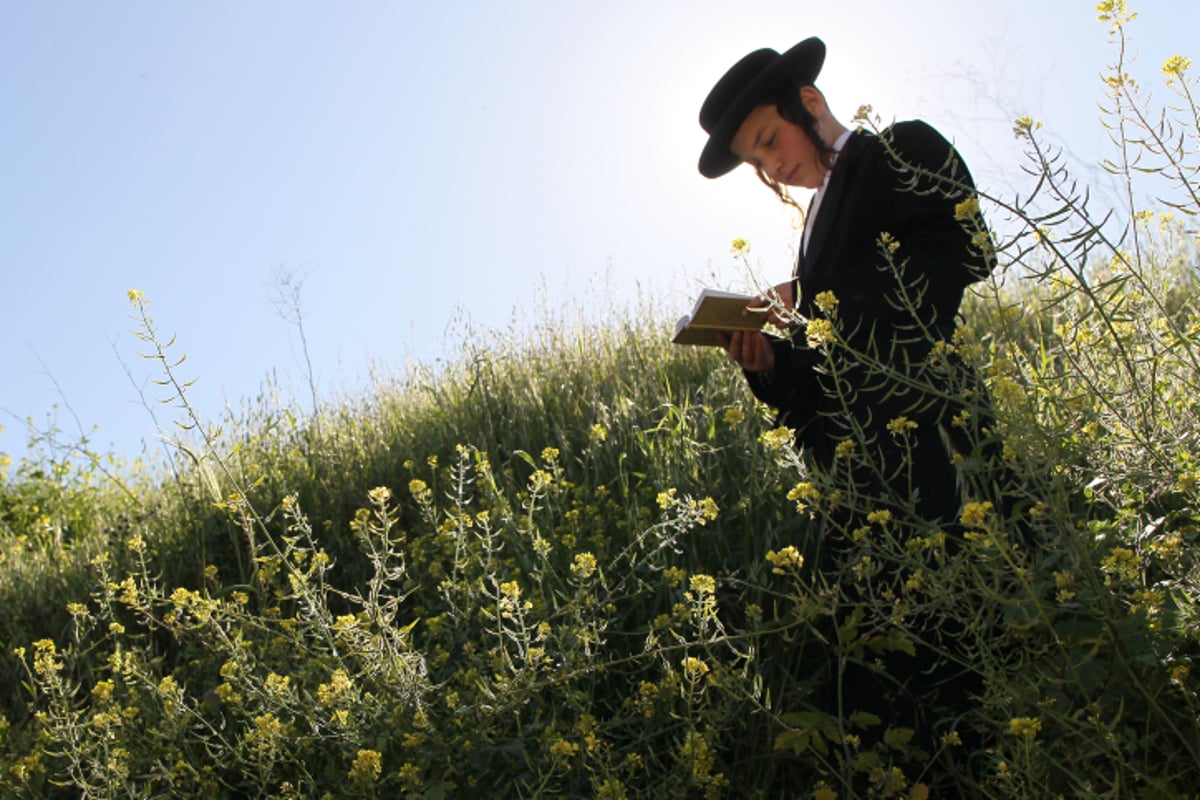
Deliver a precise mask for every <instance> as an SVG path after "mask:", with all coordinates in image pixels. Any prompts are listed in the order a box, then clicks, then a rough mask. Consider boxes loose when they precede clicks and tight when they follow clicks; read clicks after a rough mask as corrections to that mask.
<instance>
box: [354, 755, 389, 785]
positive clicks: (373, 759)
mask: <svg viewBox="0 0 1200 800" xmlns="http://www.w3.org/2000/svg"><path fill="white" fill-rule="evenodd" d="M382 772H383V755H382V754H381V753H379V751H377V750H359V751H358V755H357V756H355V757H354V763H353V764H351V765H350V773H349V775H350V780H352V781H362V782H364V783H365V782H368V781H371V782H373V781H376V780H378V779H379V775H380V773H382Z"/></svg>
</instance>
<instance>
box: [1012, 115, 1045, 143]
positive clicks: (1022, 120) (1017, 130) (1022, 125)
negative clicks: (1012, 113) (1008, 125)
mask: <svg viewBox="0 0 1200 800" xmlns="http://www.w3.org/2000/svg"><path fill="white" fill-rule="evenodd" d="M1040 127H1042V123H1040V122H1035V121H1034V119H1033V118H1032V117H1017V119H1016V121H1015V122H1013V135H1014V136H1016V137H1017V138H1018V139H1019V138H1021V137H1022V136H1024V137H1030V136H1032V135H1033V132H1034V131H1035V130H1037V129H1038V128H1040Z"/></svg>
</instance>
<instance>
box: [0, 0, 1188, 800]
mask: <svg viewBox="0 0 1200 800" xmlns="http://www.w3.org/2000/svg"><path fill="white" fill-rule="evenodd" d="M1102 11H1103V12H1104V14H1105V16H1106V18H1107V21H1108V22H1110V23H1111V24H1112V33H1113V35H1114V37H1115V41H1116V43H1117V45H1118V48H1117V50H1118V54H1119V55H1118V61H1117V63H1116V64H1115V65H1114V68H1113V70H1112V74H1111V76H1110V79H1109V81H1108V86H1109V87H1110V88H1111V90H1112V104H1113V105H1112V108H1111V109H1110V111H1111V115H1110V116H1109V117H1108V118H1107V119H1109V121H1110V124H1111V125H1112V129H1113V130H1114V132H1115V138H1116V140H1117V143H1118V145H1119V147H1118V152H1119V157H1118V158H1116V159H1115V160H1114V162H1113V164H1112V165H1111V167H1112V169H1113V170H1114V171H1115V172H1116V174H1118V175H1121V176H1125V177H1127V178H1128V179H1129V180H1130V181H1131V182H1134V181H1136V182H1141V181H1146V180H1153V179H1155V178H1161V179H1162V180H1164V181H1165V182H1166V189H1165V190H1164V193H1163V197H1164V199H1163V200H1162V201H1160V205H1159V206H1158V207H1155V208H1149V209H1144V208H1141V207H1139V206H1137V205H1136V204H1134V202H1133V200H1132V198H1134V197H1137V196H1141V195H1142V194H1143V192H1142V191H1140V190H1133V189H1132V185H1133V184H1132V183H1131V184H1130V185H1131V190H1130V191H1129V193H1128V200H1129V205H1127V206H1125V207H1118V208H1117V209H1116V211H1115V212H1114V214H1113V215H1112V217H1111V218H1110V219H1109V221H1108V222H1106V223H1104V224H1101V223H1100V222H1099V221H1098V218H1097V217H1096V216H1095V215H1094V214H1093V212H1092V211H1090V210H1089V209H1088V207H1087V204H1086V203H1085V202H1084V200H1083V198H1084V195H1085V193H1084V192H1083V191H1082V189H1080V188H1079V187H1077V186H1076V185H1074V184H1072V183H1071V181H1070V178H1069V176H1068V175H1067V174H1066V172H1065V171H1064V170H1063V168H1062V165H1061V164H1060V163H1059V162H1058V161H1057V160H1056V159H1055V158H1054V157H1053V154H1051V153H1048V152H1046V151H1045V149H1044V145H1043V143H1042V141H1041V140H1040V138H1039V132H1038V127H1037V125H1036V123H1035V122H1034V121H1032V120H1019V121H1018V123H1017V132H1018V134H1019V135H1020V136H1022V137H1024V138H1025V140H1026V142H1027V144H1028V152H1029V156H1030V159H1031V161H1030V172H1031V174H1032V175H1033V176H1034V178H1035V184H1034V190H1033V191H1032V192H1031V193H1030V195H1028V196H1022V197H1017V198H999V197H997V198H987V197H986V196H985V197H984V212H985V214H987V215H988V216H989V217H990V218H993V219H997V218H1000V217H1002V216H1007V217H1008V218H1009V220H1011V221H1012V222H1013V223H1014V224H1013V225H1012V226H1011V227H1010V228H1006V229H1011V230H1013V231H1015V233H1014V234H1013V235H1012V237H1011V238H1009V239H1003V240H997V241H995V242H994V243H993V245H994V246H995V247H996V248H997V251H998V253H999V254H1000V256H1001V262H1002V265H1003V269H1002V271H1001V272H1000V273H999V274H998V275H997V276H996V280H995V281H994V282H993V283H991V284H989V285H987V286H984V287H981V289H980V290H979V291H978V292H977V293H976V294H975V295H974V296H973V297H972V298H971V300H970V302H969V304H968V308H967V314H966V316H967V319H968V324H967V325H966V326H964V327H963V328H962V330H961V331H960V333H959V335H958V337H957V338H956V340H955V342H954V344H953V351H954V352H953V353H952V354H949V353H947V352H945V351H939V352H938V354H937V356H936V357H938V358H945V357H947V356H948V355H954V356H955V357H958V358H963V359H966V360H968V361H971V362H973V363H974V364H975V365H976V366H977V367H978V369H979V371H980V374H981V375H983V376H984V378H985V383H986V385H987V388H988V390H989V392H990V394H991V396H992V397H993V398H994V400H995V406H996V411H995V413H996V419H995V422H994V426H995V430H989V431H985V432H983V433H984V434H985V435H987V436H989V437H991V438H994V439H996V440H997V441H1001V442H1002V443H1003V450H1002V453H1001V457H1002V459H1003V460H1004V461H1005V462H1006V463H1007V465H1008V469H1009V470H1011V472H1012V473H1013V474H1015V476H1016V477H1017V479H1018V480H1017V483H1018V484H1019V485H1020V487H1021V489H1020V493H1019V496H1018V497H1017V500H1018V501H1019V502H1014V503H1012V504H1003V503H1000V502H999V500H997V502H992V501H991V500H989V499H987V498H989V497H991V496H992V495H989V491H990V490H991V489H992V488H994V487H989V486H987V485H985V484H984V483H983V482H981V475H983V474H984V473H979V472H977V471H975V470H974V469H973V466H972V461H971V459H970V458H964V460H963V464H962V466H963V472H962V474H963V480H964V482H965V486H966V492H965V494H966V498H967V503H966V504H965V506H964V508H963V510H962V516H961V519H960V520H959V526H958V528H957V529H956V530H955V531H944V530H935V529H926V530H916V531H914V530H912V529H909V528H904V527H902V526H900V525H899V524H897V523H898V517H897V516H893V515H892V514H891V513H890V512H889V513H885V512H887V511H888V509H887V507H886V506H885V504H884V501H883V499H881V498H847V497H840V498H835V497H833V496H832V494H831V492H830V491H829V489H830V487H829V486H828V485H827V484H824V483H822V479H821V477H820V476H817V475H813V474H810V473H809V472H808V471H807V470H806V468H805V466H804V464H803V461H802V459H801V457H800V455H799V454H798V453H796V452H795V451H794V450H793V449H792V445H791V436H790V434H789V432H787V431H772V430H771V429H770V426H769V420H768V417H767V415H766V413H765V410H764V409H761V408H759V407H756V406H755V405H754V404H753V402H752V401H751V399H750V398H749V396H748V392H747V391H746V390H745V387H744V384H743V381H742V379H741V376H740V375H739V374H737V372H736V371H735V370H733V369H732V368H731V367H730V366H729V365H728V363H727V362H726V360H725V359H724V358H723V357H722V356H721V354H719V353H715V352H711V351H707V350H700V349H689V348H675V347H672V346H671V345H670V344H668V343H666V342H667V335H666V334H667V331H666V326H665V325H664V324H663V323H662V321H661V320H659V319H658V318H657V316H656V315H655V314H654V313H653V312H647V311H646V310H645V309H638V310H635V311H633V312H630V313H625V314H620V315H614V316H613V317H612V318H610V319H608V320H606V321H605V323H604V324H573V323H568V322H567V321H566V320H565V319H564V318H563V317H562V316H560V315H556V314H548V315H547V319H546V320H545V322H544V323H543V324H541V325H539V326H537V327H535V329H534V330H532V331H529V332H526V333H523V334H515V333H513V332H510V333H509V335H505V336H499V335H497V336H491V335H484V336H479V335H472V336H469V337H466V339H465V342H466V343H465V344H464V346H463V350H462V352H461V355H460V357H459V358H458V359H457V360H456V361H455V362H454V363H453V364H451V365H450V366H448V367H447V368H445V369H444V370H442V371H439V372H438V373H436V374H434V373H432V372H426V371H420V370H417V371H415V372H414V373H412V374H411V375H410V376H409V377H407V378H405V379H404V380H403V381H401V382H397V383H380V384H379V385H377V386H376V387H375V388H374V390H373V391H371V392H368V393H366V394H365V396H363V397H361V398H353V399H349V400H345V401H343V402H341V403H337V404H332V405H329V406H327V407H324V408H318V409H317V410H316V411H315V412H300V411H298V410H297V409H295V408H292V407H288V406H281V405H278V404H276V403H275V402H273V400H272V399H271V398H270V397H264V398H262V399H260V402H258V403H257V404H250V405H248V406H247V407H246V408H245V409H244V410H243V413H242V414H241V415H240V416H239V417H237V418H232V419H228V420H224V421H223V423H222V425H221V431H220V433H219V434H218V433H217V432H216V429H215V428H211V427H208V426H206V424H205V422H204V421H203V420H200V419H198V418H196V417H195V415H194V413H193V412H192V411H191V409H190V406H189V405H188V404H187V384H186V381H184V380H183V379H182V378H181V377H180V376H179V375H177V374H176V373H175V372H174V370H175V369H176V368H177V366H178V363H177V361H176V360H175V359H174V358H173V356H172V354H171V352H170V351H171V347H169V346H168V345H167V344H166V343H165V342H164V341H163V339H162V337H161V336H160V335H159V334H158V332H157V329H156V326H155V323H154V320H153V318H152V317H151V316H150V314H149V306H148V304H147V301H146V300H145V298H143V297H140V296H139V295H136V294H134V295H132V296H131V300H132V301H133V303H134V308H135V312H136V313H137V314H138V315H139V318H140V319H141V327H140V331H139V332H140V335H141V336H142V337H143V341H144V342H145V344H146V346H147V354H148V355H149V356H150V357H153V358H156V359H158V360H159V361H160V363H161V366H162V370H163V380H164V382H165V383H166V384H167V385H169V386H172V387H173V389H174V392H175V395H176V400H177V401H179V402H180V403H182V407H183V412H184V414H185V415H186V417H185V418H187V419H188V420H189V424H190V425H191V426H192V428H193V433H192V436H191V437H190V438H189V440H188V442H187V443H186V445H185V446H181V448H180V450H179V451H178V452H176V453H175V454H174V455H173V456H172V457H171V458H170V459H169V460H167V461H164V463H162V464H159V465H154V466H150V467H138V466H131V467H123V466H121V465H111V464H108V463H106V462H105V461H104V460H103V459H100V458H98V457H93V456H92V455H91V454H89V453H88V450H87V447H86V446H85V445H82V446H78V447H65V446H63V445H61V444H60V443H59V442H58V441H57V439H56V438H55V437H42V438H40V439H35V440H34V441H32V442H31V447H30V451H29V453H28V454H27V455H26V456H25V457H23V458H21V459H19V460H18V461H17V462H16V463H15V464H13V470H12V475H11V477H9V478H6V479H5V482H4V483H3V485H0V545H2V546H0V603H2V604H3V608H4V609H5V613H4V615H3V616H2V617H0V626H2V627H0V634H2V636H3V644H4V652H3V653H2V654H0V669H3V671H4V672H3V674H4V676H5V680H4V682H3V684H0V688H2V694H0V709H2V714H3V716H2V718H0V789H2V791H3V792H4V793H5V794H7V795H12V796H16V797H28V798H49V797H77V796H86V797H152V796H153V797H161V796H171V797H204V798H212V797H279V798H284V797H378V796H389V797H394V796H404V797H428V798H435V797H459V796H476V795H479V794H489V795H491V796H500V797H539V796H542V797H550V796H554V797H559V796H563V797H597V798H611V799H615V798H623V797H629V798H632V797H656V798H658V797H678V798H685V797H764V798H766V797H791V796H797V797H815V798H820V799H821V800H829V799H830V798H834V797H851V796H879V797H910V798H920V797H928V796H963V797H994V798H1012V797H1057V796H1063V797H1068V796H1069V797H1094V798H1101V797H1162V798H1176V797H1194V796H1195V792H1196V786H1198V785H1200V723H1198V719H1200V703H1198V700H1200V698H1198V692H1200V674H1198V673H1197V670H1196V669H1195V667H1194V662H1195V659H1196V658H1197V655H1198V654H1200V641H1198V638H1200V625H1198V622H1200V620H1198V608H1200V580H1198V578H1200V570H1198V567H1197V559H1196V556H1195V545H1196V539H1197V535H1198V531H1200V528H1198V525H1200V517H1198V514H1200V506H1198V503H1197V499H1198V498H1197V489H1198V484H1200V427H1198V426H1200V424H1198V423H1197V421H1196V420H1197V416H1198V415H1197V413H1196V412H1197V410H1198V409H1197V407H1196V405H1197V400H1196V398H1197V397H1198V396H1200V395H1198V394H1197V392H1196V388H1197V387H1196V380H1197V379H1196V376H1197V374H1200V373H1198V371H1197V369H1196V367H1197V366H1198V363H1197V359H1198V358H1200V310H1198V309H1197V306H1196V301H1195V299H1194V298H1195V291H1194V290H1195V284H1196V255H1197V253H1196V250H1197V238H1196V236H1197V234H1196V229H1195V224H1194V221H1195V216H1196V214H1197V212H1198V211H1200V204H1198V203H1197V201H1196V197H1195V193H1194V190H1195V182H1194V178H1195V169H1196V167H1197V163H1196V160H1195V159H1196V143H1197V132H1198V131H1200V124H1198V121H1197V112H1196V105H1195V103H1194V102H1193V101H1192V97H1191V95H1190V91H1191V88H1192V87H1193V86H1194V85H1195V84H1194V80H1193V79H1191V78H1190V77H1188V72H1187V68H1188V64H1187V63H1186V62H1185V61H1182V60H1178V59H1172V60H1170V61H1168V62H1167V65H1166V67H1164V73H1165V75H1166V77H1167V79H1168V82H1167V87H1168V89H1169V90H1171V91H1174V92H1176V93H1177V94H1176V96H1177V97H1178V107H1177V108H1175V109H1174V110H1168V112H1167V114H1166V115H1165V116H1161V117H1160V116H1159V115H1158V114H1157V113H1151V111H1150V107H1149V105H1148V99H1147V98H1145V97H1144V96H1142V95H1141V94H1139V93H1138V92H1137V91H1136V90H1137V87H1136V86H1135V85H1133V84H1132V83H1131V82H1130V81H1129V80H1128V79H1127V77H1123V76H1124V70H1123V68H1122V64H1121V61H1120V60H1119V59H1120V57H1121V55H1120V54H1121V53H1122V52H1123V51H1122V49H1121V46H1120V45H1121V43H1122V42H1123V36H1124V26H1125V25H1126V24H1128V22H1129V20H1130V17H1129V13H1128V11H1127V10H1126V9H1125V8H1124V6H1123V5H1122V4H1116V3H1106V4H1102ZM1103 217H1104V214H1100V215H1099V218H1100V219H1103ZM834 338H835V337H834ZM827 344H828V346H830V347H836V346H837V345H836V341H832V339H831V342H830V343H827ZM934 366H936V364H935V365H934ZM879 368H880V369H884V368H885V365H881V366H880V367H879ZM971 388H972V387H970V386H954V387H949V388H947V387H945V386H943V387H941V390H942V391H947V392H949V391H955V392H967V391H970V390H971ZM896 435H897V436H902V435H903V427H898V428H897V432H896ZM851 444H853V443H851ZM849 450H853V447H851V448H849ZM849 450H848V452H849ZM81 454H82V457H81ZM968 455H969V454H968ZM848 500H854V501H856V502H862V503H868V504H869V503H877V504H878V505H876V506H871V505H864V509H870V508H872V507H873V508H875V509H876V510H874V511H873V512H871V513H870V514H869V515H868V516H867V522H868V524H867V525H865V526H863V527H862V528H859V529H855V530H853V531H840V532H839V531H838V530H837V523H838V521H839V520H841V519H843V517H842V516H841V515H840V514H839V511H838V507H839V505H840V504H842V503H844V502H845V501H848ZM834 534H837V535H838V536H840V537H841V538H837V539H834V538H832V537H833V535H834ZM833 541H837V542H838V543H839V548H838V551H837V554H836V558H830V557H829V554H828V552H827V551H828V549H829V546H830V542H833ZM849 589H852V591H851V590H849ZM918 647H919V648H925V649H926V650H929V651H933V652H936V653H937V654H938V658H939V659H940V661H939V664H940V665H944V666H945V665H948V666H953V667H955V668H957V669H962V670H966V671H967V672H969V673H970V675H971V676H972V677H973V681H972V682H971V685H972V686H974V687H975V688H974V690H973V694H971V695H970V696H967V697H962V698H958V700H959V702H956V703H955V713H956V716H955V717H954V718H931V719H930V725H929V727H928V728H922V729H911V728H905V727H902V726H897V725H893V724H890V723H889V722H887V721H885V720H883V719H881V718H880V717H879V716H878V715H876V714H874V713H871V712H870V711H869V709H871V708H874V707H875V704H874V703H873V702H872V701H873V700H874V698H869V697H863V696H860V695H856V694H854V693H853V692H851V691H849V690H848V689H847V688H846V687H842V689H843V690H842V691H840V692H839V694H838V696H837V698H836V699H837V704H836V707H835V708H834V709H832V710H831V708H830V705H829V703H828V702H827V698H825V697H824V696H823V695H822V693H827V692H828V687H826V686H825V685H824V683H823V681H825V680H826V678H827V676H828V675H830V674H833V675H835V676H836V675H841V674H843V670H844V669H845V667H847V666H848V665H862V666H865V667H868V668H870V667H872V665H878V664H884V665H887V664H890V663H893V662H894V659H896V658H898V657H902V656H903V654H904V653H906V652H910V651H913V649H914V648H918ZM885 672H886V670H885ZM884 677H886V675H884ZM838 685H839V686H840V684H838Z"/></svg>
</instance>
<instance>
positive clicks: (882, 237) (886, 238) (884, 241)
mask: <svg viewBox="0 0 1200 800" xmlns="http://www.w3.org/2000/svg"><path fill="white" fill-rule="evenodd" d="M875 243H876V244H877V245H879V247H880V249H882V250H886V251H887V252H889V253H894V252H896V251H897V250H899V249H900V242H899V240H897V239H896V237H895V236H892V235H891V234H890V233H888V232H887V231H884V232H883V233H881V234H879V238H878V239H877V240H876V242H875Z"/></svg>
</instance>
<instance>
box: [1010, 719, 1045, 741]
mask: <svg viewBox="0 0 1200 800" xmlns="http://www.w3.org/2000/svg"><path fill="white" fill-rule="evenodd" d="M1041 729H1042V721H1041V720H1040V719H1038V718H1037V717H1013V718H1012V719H1010V720H1009V721H1008V732H1009V733H1011V734H1013V735H1015V736H1024V737H1025V738H1026V739H1035V738H1037V735H1038V732H1039V731H1040V730H1041Z"/></svg>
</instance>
